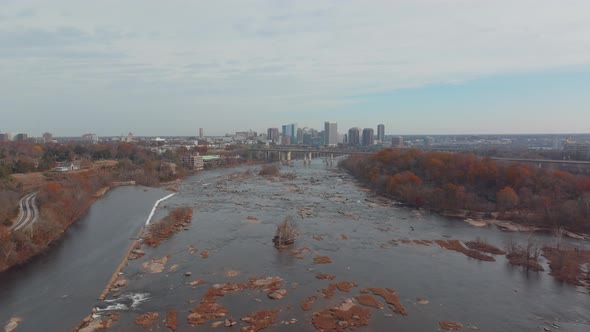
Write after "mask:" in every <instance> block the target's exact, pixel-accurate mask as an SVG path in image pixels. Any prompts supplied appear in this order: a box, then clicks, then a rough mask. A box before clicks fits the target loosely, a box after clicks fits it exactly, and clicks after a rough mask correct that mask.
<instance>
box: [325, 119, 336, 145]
mask: <svg viewBox="0 0 590 332" xmlns="http://www.w3.org/2000/svg"><path fill="white" fill-rule="evenodd" d="M324 145H327V146H336V145H338V124H337V123H335V122H327V121H326V122H324Z"/></svg>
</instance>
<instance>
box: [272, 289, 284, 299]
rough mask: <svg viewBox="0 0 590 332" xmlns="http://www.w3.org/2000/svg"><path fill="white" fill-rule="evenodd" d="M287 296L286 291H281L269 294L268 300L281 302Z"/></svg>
mask: <svg viewBox="0 0 590 332" xmlns="http://www.w3.org/2000/svg"><path fill="white" fill-rule="evenodd" d="M285 295H287V290H286V289H279V290H276V291H274V292H271V293H268V298H269V299H272V300H280V299H282V298H283V297H285Z"/></svg>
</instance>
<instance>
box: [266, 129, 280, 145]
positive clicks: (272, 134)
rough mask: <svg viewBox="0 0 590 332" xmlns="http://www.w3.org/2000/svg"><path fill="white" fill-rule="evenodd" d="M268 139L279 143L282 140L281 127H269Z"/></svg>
mask: <svg viewBox="0 0 590 332" xmlns="http://www.w3.org/2000/svg"><path fill="white" fill-rule="evenodd" d="M266 135H267V139H268V140H269V141H271V142H273V143H278V142H279V140H280V135H279V128H268V130H267V133H266Z"/></svg>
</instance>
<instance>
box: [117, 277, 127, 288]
mask: <svg viewBox="0 0 590 332" xmlns="http://www.w3.org/2000/svg"><path fill="white" fill-rule="evenodd" d="M114 286H115V287H117V288H121V287H125V286H127V280H125V279H118V280H117V281H115V284H114Z"/></svg>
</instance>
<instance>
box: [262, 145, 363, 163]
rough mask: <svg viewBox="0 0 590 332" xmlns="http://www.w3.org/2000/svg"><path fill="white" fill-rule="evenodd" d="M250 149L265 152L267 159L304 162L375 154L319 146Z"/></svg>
mask: <svg viewBox="0 0 590 332" xmlns="http://www.w3.org/2000/svg"><path fill="white" fill-rule="evenodd" d="M250 151H253V152H256V153H260V154H264V157H265V159H266V160H275V161H291V160H293V159H303V161H304V162H306V163H307V162H311V160H312V159H317V158H320V159H325V160H328V161H333V160H334V158H336V157H341V156H347V155H352V154H366V155H369V154H373V153H374V152H369V151H357V150H348V149H347V150H338V149H319V148H301V147H292V148H268V149H265V148H255V149H251V150H250Z"/></svg>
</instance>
